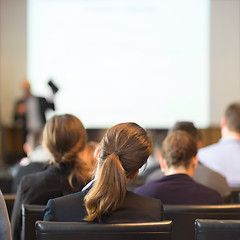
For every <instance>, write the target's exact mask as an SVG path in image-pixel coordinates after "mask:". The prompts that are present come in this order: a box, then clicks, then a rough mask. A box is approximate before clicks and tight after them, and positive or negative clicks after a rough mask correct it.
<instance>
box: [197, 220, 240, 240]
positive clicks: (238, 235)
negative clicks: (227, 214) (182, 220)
mask: <svg viewBox="0 0 240 240" xmlns="http://www.w3.org/2000/svg"><path fill="white" fill-rule="evenodd" d="M195 232H196V238H195V239H196V240H239V239H240V220H212V219H211V220H210V219H197V220H196V221H195Z"/></svg>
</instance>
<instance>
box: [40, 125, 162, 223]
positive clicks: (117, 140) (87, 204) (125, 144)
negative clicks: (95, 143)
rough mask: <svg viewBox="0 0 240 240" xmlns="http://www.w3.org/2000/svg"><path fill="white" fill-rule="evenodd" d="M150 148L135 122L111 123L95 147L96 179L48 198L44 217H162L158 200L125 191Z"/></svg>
mask: <svg viewBox="0 0 240 240" xmlns="http://www.w3.org/2000/svg"><path fill="white" fill-rule="evenodd" d="M151 152H152V142H151V140H150V139H149V137H148V135H147V133H146V131H145V130H144V129H143V128H141V127H140V126H138V125H137V124H136V123H120V124H117V125H115V126H113V127H111V128H110V129H109V130H108V131H107V132H106V134H105V135H104V137H103V139H102V141H101V143H100V148H99V149H98V150H97V151H96V155H97V160H98V169H97V172H96V176H95V179H94V180H93V181H92V182H91V183H90V184H88V185H87V186H86V187H85V188H84V189H83V191H81V192H78V193H75V194H71V195H68V196H64V197H61V198H57V199H53V200H49V201H48V204H47V206H46V208H45V216H44V220H45V221H62V222H72V221H78V222H83V221H88V222H98V223H131V222H132V223H133V222H150V221H160V220H162V219H163V209H162V203H161V201H159V200H156V199H151V198H147V197H142V196H139V195H137V194H134V193H131V192H128V191H127V182H128V180H130V179H132V178H134V177H135V176H136V175H137V174H138V170H139V168H141V167H142V165H143V164H144V163H145V162H146V161H147V159H148V157H149V155H150V154H151Z"/></svg>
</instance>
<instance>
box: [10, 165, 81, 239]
mask: <svg viewBox="0 0 240 240" xmlns="http://www.w3.org/2000/svg"><path fill="white" fill-rule="evenodd" d="M67 177H68V173H67V172H66V171H65V170H61V169H59V168H57V167H56V166H54V165H51V166H49V167H48V168H47V169H46V170H44V171H41V172H37V173H34V174H28V175H26V176H24V177H23V178H22V180H21V182H20V184H19V186H18V190H17V194H16V199H15V202H14V206H13V212H12V218H11V227H12V237H13V240H19V239H20V237H21V226H22V218H21V206H22V204H24V203H26V204H39V205H46V204H47V202H48V200H49V199H50V198H56V197H61V196H64V195H67V194H71V193H73V192H76V191H79V190H81V189H82V188H83V187H84V183H83V182H78V183H77V185H78V186H76V189H77V190H73V189H72V188H71V187H70V185H69V183H68V179H67Z"/></svg>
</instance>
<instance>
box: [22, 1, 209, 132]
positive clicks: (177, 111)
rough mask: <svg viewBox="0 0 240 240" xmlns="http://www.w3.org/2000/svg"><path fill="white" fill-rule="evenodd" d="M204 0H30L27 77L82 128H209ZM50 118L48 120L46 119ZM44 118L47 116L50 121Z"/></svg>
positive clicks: (207, 32) (207, 41)
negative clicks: (180, 123) (178, 124)
mask: <svg viewBox="0 0 240 240" xmlns="http://www.w3.org/2000/svg"><path fill="white" fill-rule="evenodd" d="M209 5H210V3H209V1H208V0H197V1H193V0H181V1H179V0H28V18H27V21H28V26H27V28H28V37H27V41H28V64H27V65H28V78H29V80H30V82H31V83H32V88H33V92H34V94H36V95H41V96H45V97H48V96H49V95H50V88H49V86H48V85H47V82H48V80H49V79H53V81H54V83H55V84H56V85H57V86H58V87H59V92H58V93H57V94H56V96H55V101H56V108H57V109H56V112H55V113H58V114H62V113H72V114H75V115H76V116H78V117H79V118H80V119H81V120H82V121H83V123H84V125H85V126H86V127H88V128H106V127H109V126H111V125H113V124H116V123H119V122H126V121H134V122H137V123H138V124H140V125H142V126H143V127H146V128H167V127H170V126H171V125H172V124H173V123H174V122H175V121H177V120H187V121H193V122H194V123H195V124H196V126H198V127H206V126H208V124H209V31H210V30H209V12H210V10H209V8H210V7H209ZM50 115H51V114H50ZM50 115H49V116H50Z"/></svg>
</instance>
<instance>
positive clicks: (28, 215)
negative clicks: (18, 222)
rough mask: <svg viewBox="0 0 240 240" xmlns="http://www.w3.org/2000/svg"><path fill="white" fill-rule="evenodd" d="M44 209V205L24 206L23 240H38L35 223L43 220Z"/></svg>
mask: <svg viewBox="0 0 240 240" xmlns="http://www.w3.org/2000/svg"><path fill="white" fill-rule="evenodd" d="M44 208H45V206H43V205H30V204H23V205H22V233H21V234H22V240H34V239H36V233H35V222H36V221H37V220H43V216H44Z"/></svg>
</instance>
